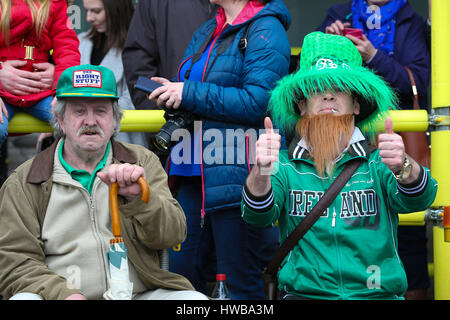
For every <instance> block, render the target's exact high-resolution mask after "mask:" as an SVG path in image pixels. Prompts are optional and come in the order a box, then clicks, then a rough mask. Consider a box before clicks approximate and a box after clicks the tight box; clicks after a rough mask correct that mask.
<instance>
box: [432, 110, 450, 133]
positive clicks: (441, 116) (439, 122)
mask: <svg viewBox="0 0 450 320" xmlns="http://www.w3.org/2000/svg"><path fill="white" fill-rule="evenodd" d="M428 119H429V120H428V121H429V125H430V127H432V128H433V129H434V130H450V107H442V108H439V109H433V110H432V114H431V115H430V116H429V118H428Z"/></svg>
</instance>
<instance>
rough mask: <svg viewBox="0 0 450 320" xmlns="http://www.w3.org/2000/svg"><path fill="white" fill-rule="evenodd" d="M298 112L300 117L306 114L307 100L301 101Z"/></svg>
mask: <svg viewBox="0 0 450 320" xmlns="http://www.w3.org/2000/svg"><path fill="white" fill-rule="evenodd" d="M297 106H298V110H299V111H300V115H301V116H302V117H303V116H304V115H305V114H306V99H301V100H300V101H299V102H298V104H297Z"/></svg>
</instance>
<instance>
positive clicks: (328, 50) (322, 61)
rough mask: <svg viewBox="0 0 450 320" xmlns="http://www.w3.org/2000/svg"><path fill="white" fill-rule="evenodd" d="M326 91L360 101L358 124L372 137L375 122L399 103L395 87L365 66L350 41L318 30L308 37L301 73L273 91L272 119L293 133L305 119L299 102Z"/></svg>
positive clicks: (289, 76)
mask: <svg viewBox="0 0 450 320" xmlns="http://www.w3.org/2000/svg"><path fill="white" fill-rule="evenodd" d="M325 90H330V91H344V92H347V93H350V94H351V95H352V96H354V97H356V98H357V99H358V101H359V103H360V106H361V110H360V114H359V115H357V116H356V118H355V122H356V125H357V126H358V127H359V128H360V129H361V130H362V131H363V132H365V133H368V134H369V136H370V137H371V138H373V137H374V134H375V126H374V124H375V121H377V120H381V119H383V118H384V117H385V114H386V111H387V110H389V109H395V108H396V106H397V103H398V101H397V97H396V95H395V93H394V92H393V90H392V89H391V87H390V86H389V85H388V84H387V83H386V82H385V81H384V80H383V79H382V78H381V77H380V76H377V75H376V74H375V73H373V72H372V71H371V70H369V69H367V68H365V67H363V66H362V58H361V55H360V53H359V51H358V49H357V48H356V46H355V45H354V44H353V43H352V42H351V41H350V40H349V39H348V38H346V37H343V36H339V35H332V34H325V33H322V32H318V31H317V32H312V33H310V34H308V35H306V36H305V39H304V41H303V47H302V51H301V56H300V70H299V71H297V73H295V74H290V75H288V76H286V77H284V78H282V79H281V80H280V81H279V82H278V84H277V86H276V87H275V89H274V90H273V91H272V92H271V97H270V101H269V112H270V113H271V115H272V120H273V121H274V123H275V124H276V125H278V127H280V128H283V129H284V130H285V131H286V132H292V130H293V129H294V128H295V125H296V123H297V121H298V120H299V119H300V117H301V116H300V113H299V110H298V106H297V105H298V102H299V101H300V100H302V99H309V98H310V97H311V96H312V95H314V94H317V93H320V92H325Z"/></svg>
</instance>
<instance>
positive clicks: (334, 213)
mask: <svg viewBox="0 0 450 320" xmlns="http://www.w3.org/2000/svg"><path fill="white" fill-rule="evenodd" d="M335 226H336V210H333V220H331V227H332V228H334V227H335Z"/></svg>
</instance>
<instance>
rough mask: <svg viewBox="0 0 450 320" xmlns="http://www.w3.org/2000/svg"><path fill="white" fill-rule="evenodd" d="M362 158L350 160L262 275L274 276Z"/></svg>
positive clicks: (285, 241) (276, 253)
mask: <svg viewBox="0 0 450 320" xmlns="http://www.w3.org/2000/svg"><path fill="white" fill-rule="evenodd" d="M362 161H363V159H362V158H356V159H354V160H350V163H348V164H347V165H346V167H345V168H344V170H342V172H341V173H340V174H339V176H338V177H337V178H336V180H334V181H333V183H332V184H331V186H330V187H329V188H328V190H327V191H326V192H325V194H324V195H323V197H322V198H320V200H319V202H317V204H316V205H315V206H314V208H312V209H311V211H310V212H309V213H308V214H307V215H306V218H305V219H303V221H302V222H300V224H299V225H298V226H297V227H296V228H295V229H294V231H292V233H291V234H290V235H289V236H288V237H287V238H286V240H284V242H283V244H282V245H281V247H280V248H279V249H278V251H277V252H275V255H274V257H273V259H272V261H270V262H269V264H268V265H267V268H266V269H265V270H264V273H266V274H270V275H273V276H274V275H276V273H277V271H278V268H279V267H280V265H281V262H283V259H284V258H285V257H286V256H287V254H288V253H289V252H290V251H291V250H292V248H294V246H295V245H296V244H297V243H298V242H299V241H300V240H301V238H302V237H303V236H304V235H305V233H306V232H307V231H308V230H309V229H310V228H311V227H312V226H313V224H314V223H315V222H316V221H317V219H319V217H320V215H321V214H322V213H323V212H324V211H325V210H326V209H327V208H328V207H329V206H330V204H331V203H332V202H333V200H334V199H335V198H336V196H337V195H338V193H339V192H340V191H341V190H342V188H343V187H344V185H345V184H346V183H347V181H348V180H349V179H350V178H351V176H352V175H353V173H354V172H355V171H356V169H358V167H359V165H360V164H361V163H362Z"/></svg>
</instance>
